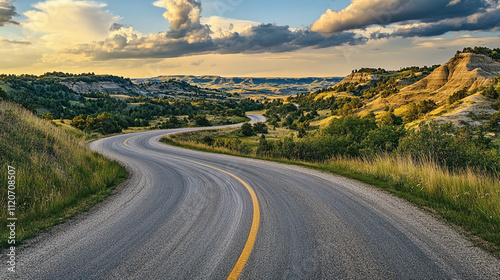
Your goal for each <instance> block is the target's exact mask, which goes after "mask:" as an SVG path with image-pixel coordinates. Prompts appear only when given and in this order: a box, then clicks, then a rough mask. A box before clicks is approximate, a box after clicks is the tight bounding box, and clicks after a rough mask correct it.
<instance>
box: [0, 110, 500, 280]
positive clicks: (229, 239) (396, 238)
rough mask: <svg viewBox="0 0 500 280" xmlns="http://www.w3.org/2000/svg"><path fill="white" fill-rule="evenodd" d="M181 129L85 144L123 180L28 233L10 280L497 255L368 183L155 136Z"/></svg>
mask: <svg viewBox="0 0 500 280" xmlns="http://www.w3.org/2000/svg"><path fill="white" fill-rule="evenodd" d="M250 117H251V118H252V119H253V121H258V120H260V121H262V120H263V119H261V116H258V115H252V116H250ZM188 130H192V129H174V130H163V131H152V132H141V133H135V134H128V135H119V136H114V137H110V138H106V139H102V140H99V141H96V142H93V143H92V144H91V148H92V149H94V150H96V151H99V152H101V153H103V154H104V155H106V156H107V157H109V158H112V159H116V160H118V161H119V162H121V163H122V164H124V165H125V166H126V167H127V168H128V169H129V170H130V171H131V178H130V179H129V180H128V181H127V182H126V184H125V185H124V186H123V187H122V188H121V189H120V191H119V192H117V193H116V194H114V195H113V196H111V197H110V199H108V200H107V201H106V202H104V203H102V204H100V205H98V206H96V207H95V208H93V209H92V210H91V211H90V212H88V213H85V214H83V215H81V216H80V217H78V218H76V219H74V220H73V221H70V222H69V223H67V224H65V225H62V226H59V227H56V228H55V229H53V230H51V231H50V232H49V233H46V234H44V235H42V236H40V237H39V238H37V239H35V240H34V241H31V242H30V244H29V246H27V247H26V248H23V249H22V250H21V251H20V252H19V255H18V258H19V259H18V261H19V262H18V264H17V268H18V272H17V274H16V275H15V278H14V279H65V280H67V279H227V278H228V277H229V278H230V279H236V278H238V277H239V278H240V279H500V261H499V260H498V259H496V258H494V257H492V256H491V255H489V254H488V253H486V252H484V251H482V250H481V249H478V248H477V247H475V246H473V245H472V244H471V243H470V242H469V241H467V240H466V239H465V238H464V237H462V236H461V235H460V234H459V233H457V231H455V230H453V229H451V228H450V227H449V226H447V225H446V224H444V223H443V222H441V221H439V220H437V219H435V218H433V217H432V216H430V215H429V214H427V213H424V212H422V211H420V210H419V209H418V208H416V207H414V206H412V205H410V204H408V203H406V202H404V201H403V200H402V199H399V198H397V197H394V196H392V195H389V194H386V193H384V192H381V191H379V190H376V189H374V188H372V187H370V186H367V185H364V184H361V183H359V182H356V181H352V180H348V179H345V178H342V177H339V176H335V175H331V174H326V173H322V172H318V171H314V170H309V169H305V168H301V167H297V166H290V165H285V164H279V163H274V162H267V161H261V160H254V159H247V158H239V157H233V156H227V155H220V154H209V153H203V152H198V151H192V150H186V149H181V148H177V147H172V146H167V145H164V144H161V143H159V138H160V137H162V136H163V135H165V134H168V133H176V132H182V131H188ZM7 277H9V274H8V273H7V272H6V271H1V272H0V278H1V279H5V278H7ZM10 277H12V275H10Z"/></svg>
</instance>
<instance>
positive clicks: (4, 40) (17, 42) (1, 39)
mask: <svg viewBox="0 0 500 280" xmlns="http://www.w3.org/2000/svg"><path fill="white" fill-rule="evenodd" d="M0 43H3V44H6V45H25V46H28V45H31V42H28V41H16V40H7V39H4V38H0Z"/></svg>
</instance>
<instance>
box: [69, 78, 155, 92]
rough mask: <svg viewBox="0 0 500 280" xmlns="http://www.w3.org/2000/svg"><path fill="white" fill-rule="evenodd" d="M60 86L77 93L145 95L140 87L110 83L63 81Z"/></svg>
mask: <svg viewBox="0 0 500 280" xmlns="http://www.w3.org/2000/svg"><path fill="white" fill-rule="evenodd" d="M61 84H63V85H65V86H67V87H68V88H70V89H72V90H73V91H75V92H77V93H87V92H102V93H108V94H127V95H146V94H147V91H145V90H144V89H142V88H141V87H139V86H137V85H134V84H132V83H130V84H128V83H127V84H124V83H116V82H112V81H109V82H108V81H100V82H84V81H65V82H61Z"/></svg>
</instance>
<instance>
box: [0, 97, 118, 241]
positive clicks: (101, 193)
mask: <svg viewBox="0 0 500 280" xmlns="http://www.w3.org/2000/svg"><path fill="white" fill-rule="evenodd" d="M8 166H12V167H14V168H15V169H16V189H15V193H16V195H15V196H16V203H17V207H16V210H15V212H16V217H17V218H18V221H17V231H16V233H17V240H16V241H17V242H19V241H21V240H23V239H26V238H28V237H30V236H33V235H34V234H36V233H37V232H38V231H40V230H43V229H46V228H47V227H50V226H52V225H54V224H57V223H60V222H62V221H63V220H64V219H66V218H68V217H71V216H72V215H74V214H75V213H77V212H79V211H82V210H86V209H88V208H89V207H90V206H92V205H94V204H95V203H97V202H99V201H102V199H103V198H104V197H106V195H108V194H110V193H111V191H112V189H113V187H115V186H116V185H117V184H119V183H120V182H121V181H123V180H124V179H125V178H126V177H127V172H126V170H125V169H124V168H123V167H121V166H120V165H119V164H118V163H116V162H112V161H109V160H107V159H105V158H104V157H103V156H101V155H99V154H97V153H94V152H92V151H90V150H89V149H88V148H87V146H86V143H85V142H84V140H82V139H79V138H76V137H75V136H73V135H71V134H69V133H67V132H65V131H63V130H61V129H59V128H57V127H56V126H55V125H53V124H52V123H50V122H48V121H45V120H42V119H39V118H38V117H36V116H34V115H33V114H32V113H31V112H29V111H28V110H26V109H24V108H22V107H21V106H19V105H15V104H13V103H8V102H0V185H1V186H2V190H1V191H0V220H1V225H0V244H1V246H2V247H5V246H6V244H7V234H8V232H7V231H8V228H7V227H6V222H7V203H8V202H7V200H8V193H7V185H8V181H7V175H8V168H9V167H8Z"/></svg>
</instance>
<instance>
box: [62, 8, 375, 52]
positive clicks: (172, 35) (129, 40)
mask: <svg viewBox="0 0 500 280" xmlns="http://www.w3.org/2000/svg"><path fill="white" fill-rule="evenodd" d="M154 5H155V6H161V7H165V8H166V9H167V12H166V13H165V14H164V17H165V18H166V19H167V20H168V21H169V22H170V29H169V30H168V31H166V32H160V33H157V34H149V35H141V34H138V33H137V32H135V31H134V30H133V29H132V28H131V27H127V28H126V27H124V26H123V27H122V26H120V25H113V32H111V33H110V34H109V36H108V37H107V38H106V39H105V40H100V41H94V42H92V43H86V44H80V45H78V46H73V47H71V48H70V49H69V50H68V52H69V53H74V54H84V55H85V56H87V57H90V58H92V59H94V60H108V59H121V58H171V57H181V56H188V55H196V54H208V53H219V54H233V53H264V52H271V53H279V52H287V51H294V50H298V49H302V48H307V47H311V48H327V47H332V46H340V45H345V44H347V45H355V44H363V43H365V42H366V41H367V40H368V39H367V38H366V37H364V36H360V35H359V34H356V33H353V32H343V33H341V34H336V35H334V36H331V37H328V38H327V37H324V36H322V35H321V34H319V33H316V32H312V31H311V30H309V29H291V28H290V27H288V26H277V25H274V24H259V23H256V22H251V21H242V20H232V19H225V18H221V17H210V18H208V19H205V20H203V21H202V19H201V16H200V15H201V4H200V2H199V1H196V0H164V1H158V2H156V3H154ZM214 29H215V31H214Z"/></svg>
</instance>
